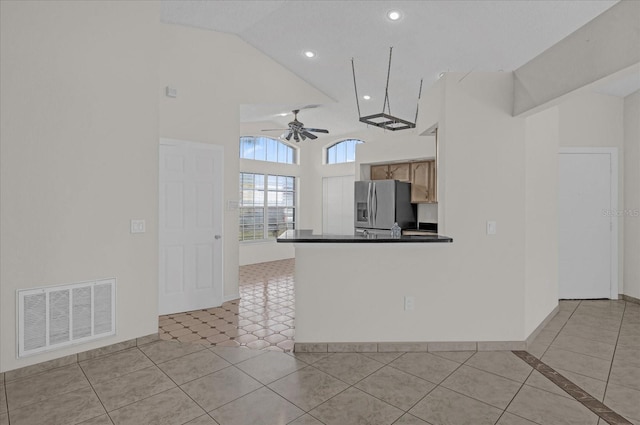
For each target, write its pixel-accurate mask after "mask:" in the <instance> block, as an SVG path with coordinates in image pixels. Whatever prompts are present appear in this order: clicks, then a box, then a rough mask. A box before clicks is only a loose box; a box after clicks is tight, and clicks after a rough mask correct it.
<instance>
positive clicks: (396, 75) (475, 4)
mask: <svg viewBox="0 0 640 425" xmlns="http://www.w3.org/2000/svg"><path fill="white" fill-rule="evenodd" d="M616 2H617V0H599V1H584V0H576V1H573V0H535V1H525V0H522V1H513V0H512V1H507V0H497V1H495V0H476V1H473V0H448V1H311V0H306V1H305V0H297V1H292V0H289V1H195V0H179V1H176V0H164V1H163V2H162V12H161V13H162V15H161V17H162V21H163V22H167V23H174V24H181V25H188V26H194V27H199V28H204V29H210V30H215V31H222V32H229V33H234V34H237V35H238V36H239V37H241V38H242V39H243V40H245V41H246V42H247V43H249V44H251V45H252V46H254V47H256V48H257V49H258V50H260V51H262V52H263V53H265V54H266V55H267V56H269V57H271V58H273V59H274V60H275V61H277V62H279V63H280V64H282V65H283V66H284V67H286V68H288V69H289V70H291V71H292V72H294V73H295V74H297V75H298V76H300V77H301V78H302V79H304V80H305V81H307V82H308V83H310V84H311V85H313V86H314V87H316V88H318V89H319V90H321V91H322V92H324V93H325V94H327V95H328V96H329V97H331V98H332V99H334V100H335V101H336V102H337V103H336V104H335V105H323V106H322V107H319V108H315V109H309V110H306V111H303V112H302V113H301V114H300V117H299V118H300V120H301V121H303V122H305V123H306V124H307V125H308V126H311V127H324V128H329V129H330V130H331V132H332V134H333V135H335V134H339V133H344V132H348V131H353V130H354V129H358V128H359V127H362V126H364V124H361V123H358V121H357V110H356V105H355V95H354V88H353V77H352V73H351V58H354V60H355V66H356V77H357V84H358V93H359V94H360V96H362V95H364V94H368V95H370V96H371V97H372V99H371V100H369V101H364V100H362V99H360V107H361V110H362V115H369V114H373V113H378V112H382V105H383V98H384V86H385V81H386V72H387V61H388V57H389V47H391V46H393V48H394V49H393V62H392V69H391V80H390V83H389V96H390V103H391V112H392V113H393V115H395V116H398V117H400V118H404V119H408V120H409V121H413V118H414V115H415V107H416V102H417V95H418V87H419V84H420V79H421V78H423V79H424V87H425V88H427V87H429V86H430V85H431V84H433V83H434V82H435V81H436V79H437V78H438V74H440V73H441V72H446V71H461V72H469V71H501V70H503V71H512V70H515V69H517V68H518V67H520V66H521V65H523V64H525V63H526V62H527V61H529V60H530V59H532V58H534V57H535V56H537V55H538V54H540V53H542V52H543V51H545V50H546V49H547V48H549V47H551V46H552V45H554V44H555V43H557V42H558V41H560V40H562V39H563V38H564V37H566V36H567V35H569V34H571V33H572V32H574V31H575V30H576V29H578V28H579V27H581V26H583V25H584V24H586V23H587V22H589V21H590V20H591V19H593V18H595V17H596V16H598V15H599V14H601V13H602V12H604V11H605V10H606V9H608V8H610V7H611V6H613V5H614V4H615V3H616ZM392 9H394V10H399V11H401V13H402V18H401V19H400V20H399V21H396V22H392V21H390V20H389V19H388V18H387V16H386V15H387V12H388V11H389V10H392ZM305 50H313V51H315V52H316V53H317V57H315V58H313V59H307V58H306V57H304V56H303V55H302V52H303V51H305ZM299 106H303V105H279V106H276V105H263V106H252V107H245V108H243V109H242V119H243V121H267V120H268V121H273V122H274V123H276V122H277V123H280V124H281V125H283V124H285V123H286V122H288V121H289V120H290V118H291V116H288V117H277V116H275V115H276V114H277V113H281V112H285V111H286V110H289V109H293V107H299Z"/></svg>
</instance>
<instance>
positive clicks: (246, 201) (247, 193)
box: [242, 190, 253, 207]
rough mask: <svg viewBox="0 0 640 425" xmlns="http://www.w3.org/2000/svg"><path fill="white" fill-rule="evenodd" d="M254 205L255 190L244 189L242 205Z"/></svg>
mask: <svg viewBox="0 0 640 425" xmlns="http://www.w3.org/2000/svg"><path fill="white" fill-rule="evenodd" d="M252 205H253V190H243V191H242V206H243V207H250V206H252Z"/></svg>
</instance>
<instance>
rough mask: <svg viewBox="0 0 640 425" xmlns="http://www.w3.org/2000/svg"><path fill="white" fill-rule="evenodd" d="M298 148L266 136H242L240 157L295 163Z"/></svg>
mask: <svg viewBox="0 0 640 425" xmlns="http://www.w3.org/2000/svg"><path fill="white" fill-rule="evenodd" d="M295 151H296V150H295V149H294V148H293V147H291V146H289V145H287V144H286V143H283V142H281V141H279V140H276V139H272V138H270V137H264V136H242V137H240V158H243V159H254V160H256V161H269V162H279V163H281V164H295V163H296V152H295Z"/></svg>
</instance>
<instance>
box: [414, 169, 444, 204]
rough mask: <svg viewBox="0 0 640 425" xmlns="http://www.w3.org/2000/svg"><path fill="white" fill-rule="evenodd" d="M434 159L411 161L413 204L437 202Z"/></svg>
mask: <svg viewBox="0 0 640 425" xmlns="http://www.w3.org/2000/svg"><path fill="white" fill-rule="evenodd" d="M436 180H437V177H436V161H435V160H434V159H432V160H429V161H420V162H413V163H411V202H412V203H415V204H422V203H434V202H438V197H437V190H436V188H437V187H438V186H437V181H436Z"/></svg>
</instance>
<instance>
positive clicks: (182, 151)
mask: <svg viewBox="0 0 640 425" xmlns="http://www.w3.org/2000/svg"><path fill="white" fill-rule="evenodd" d="M222 161H223V151H222V148H221V147H218V146H212V145H207V144H202V143H190V142H180V141H170V140H162V141H161V143H160V211H159V215H160V217H159V219H160V224H159V244H160V273H159V278H160V279H159V285H160V288H159V312H160V314H170V313H176V312H182V311H190V310H197V309H202V308H209V307H214V306H218V305H220V304H222V294H223V288H222V285H223V283H222V252H223V249H222V226H223V211H222V190H223V174H222V164H223V162H222Z"/></svg>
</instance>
